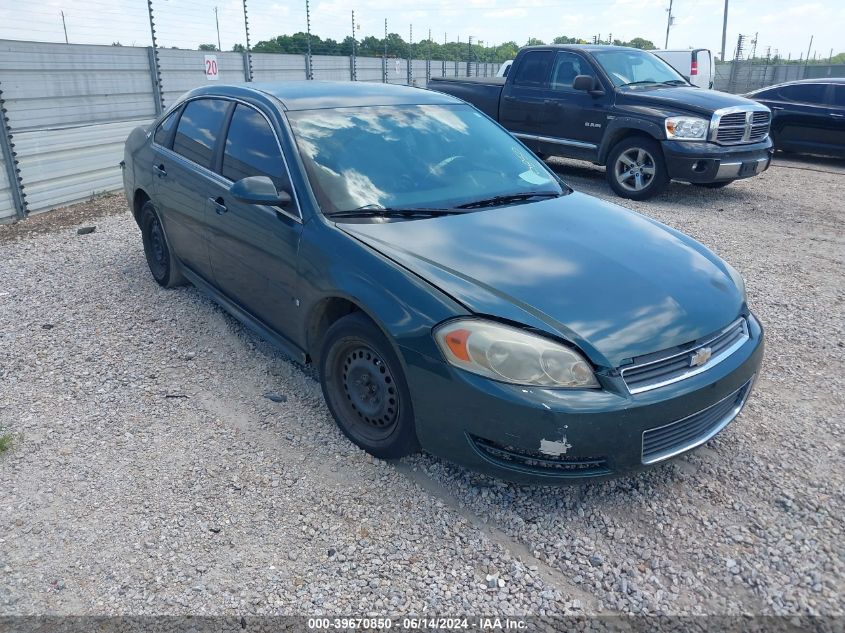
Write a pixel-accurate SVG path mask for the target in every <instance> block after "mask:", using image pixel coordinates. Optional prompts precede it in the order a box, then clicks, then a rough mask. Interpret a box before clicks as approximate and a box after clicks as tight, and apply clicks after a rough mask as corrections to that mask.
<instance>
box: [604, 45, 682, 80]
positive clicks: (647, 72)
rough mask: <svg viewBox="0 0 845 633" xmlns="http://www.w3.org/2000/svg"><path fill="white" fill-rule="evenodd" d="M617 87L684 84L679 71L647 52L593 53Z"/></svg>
mask: <svg viewBox="0 0 845 633" xmlns="http://www.w3.org/2000/svg"><path fill="white" fill-rule="evenodd" d="M593 57H595V58H596V61H598V63H599V64H600V65H601V67H602V68H604V71H605V72H606V73H607V76H608V77H610V80H611V81H612V82H613V84H614V85H615V86H625V85H629V84H663V83H683V84H686V83H687V80H686V79H684V78H683V76H681V75H680V74H679V73H678V71H677V70H675V69H674V68H672V67H671V66H670V65H669V64H667V63H666V62H664V61H663V60H662V59H660V58H659V57H658V56H657V55H652V54H651V53H648V52H646V51H636V50H607V51H597V52H594V53H593Z"/></svg>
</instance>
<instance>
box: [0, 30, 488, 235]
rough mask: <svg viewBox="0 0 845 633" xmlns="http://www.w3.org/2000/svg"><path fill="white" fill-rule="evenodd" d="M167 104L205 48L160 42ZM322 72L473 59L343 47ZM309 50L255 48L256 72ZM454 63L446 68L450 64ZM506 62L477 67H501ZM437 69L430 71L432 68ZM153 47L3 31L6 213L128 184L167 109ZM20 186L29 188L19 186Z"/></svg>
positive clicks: (285, 73)
mask: <svg viewBox="0 0 845 633" xmlns="http://www.w3.org/2000/svg"><path fill="white" fill-rule="evenodd" d="M157 53H158V64H159V70H160V72H161V96H162V100H163V101H164V105H165V107H167V106H168V105H170V104H171V103H173V101H174V100H176V99H177V98H178V97H179V96H180V95H181V94H183V93H185V92H187V91H188V90H190V89H192V88H195V87H197V86H201V85H204V84H206V83H208V79H207V77H206V75H205V63H204V59H205V55H206V54H207V53H206V52H204V51H189V50H176V49H158V50H157ZM214 55H216V56H217V63H218V67H219V81H221V82H228V83H240V82H243V81H245V79H246V78H247V72H248V63H247V60H246V58H245V55H243V54H241V53H221V52H218V53H214ZM311 62H312V66H311V70H312V76H313V78H314V79H332V80H341V81H349V80H351V79H352V78H353V73H354V75H355V78H356V79H357V80H358V81H384V80H385V75H386V80H387V81H389V82H390V83H397V84H407V83H408V82H409V81H410V82H411V83H413V84H414V85H417V86H423V87H424V86H425V85H426V83H427V78H428V76H430V74H431V75H437V76H440V75H442V74H443V73H444V72H445V73H446V74H448V75H457V74H461V75H464V74H466V63H463V64H460V63H458V62H445V63H444V62H439V61H435V62H427V61H426V60H413V63H412V66H411V69H410V70H411V72H410V73H409V72H408V60H405V59H387V60H382V59H381V58H366V57H356V58H355V60H354V67H353V60H352V59H351V58H349V57H340V56H318V55H314V56H313V57H312V59H311ZM307 63H308V62H307V59H306V56H304V55H273V54H261V53H253V54H252V73H253V80H254V81H286V80H287V81H290V80H301V79H306V78H307ZM444 69H445V70H444ZM497 69H498V64H483V63H482V64H474V65H472V66H471V68H470V72H471V73H472V74H473V75H474V74H476V72H477V73H478V74H479V75H480V76H484V75H495V74H496V71H497ZM429 73H430V74H429ZM157 88H158V86H157V83H156V81H155V59H154V54H153V49H151V48H139V47H129V46H89V45H79V44H70V45H68V44H49V43H37V42H19V41H11V40H0V118H4V119H5V121H4V124H3V125H2V126H0V149H2V150H3V151H2V152H0V221H3V220H9V219H13V218H15V217H23V216H24V215H25V214H27V213H32V212H36V211H42V210H45V209H50V208H53V207H57V206H62V205H65V204H69V203H72V202H77V201H79V200H83V199H85V198H88V197H90V196H92V195H95V194H97V193H99V192H103V191H111V190H115V189H119V188H120V187H121V184H122V180H121V173H120V168H119V167H118V163H119V161H120V160H121V158H122V156H123V143H124V141H125V140H126V137H127V135H128V134H129V132H130V131H131V130H132V129H133V128H134V127H136V126H138V125H142V124H144V123H148V122H149V121H151V120H152V119H154V118H155V116H156V114H157V112H158V104H157V98H156V91H157ZM18 194H20V195H18Z"/></svg>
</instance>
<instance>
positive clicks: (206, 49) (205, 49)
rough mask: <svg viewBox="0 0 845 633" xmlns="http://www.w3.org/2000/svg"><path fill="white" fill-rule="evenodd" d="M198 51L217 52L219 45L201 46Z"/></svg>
mask: <svg viewBox="0 0 845 633" xmlns="http://www.w3.org/2000/svg"><path fill="white" fill-rule="evenodd" d="M197 50H199V51H216V50H217V44H200V45H199V48H197Z"/></svg>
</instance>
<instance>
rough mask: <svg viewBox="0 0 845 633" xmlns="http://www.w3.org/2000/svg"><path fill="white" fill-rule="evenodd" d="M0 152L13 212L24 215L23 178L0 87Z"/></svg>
mask: <svg viewBox="0 0 845 633" xmlns="http://www.w3.org/2000/svg"><path fill="white" fill-rule="evenodd" d="M0 152H2V155H3V162H4V163H5V164H6V175H7V176H8V180H9V190H10V191H11V192H12V204H14V205H15V214H16V215H17V216H18V219H20V220H22V219H24V218H25V217H26V214H27V207H26V194H25V193H24V192H23V178H22V177H21V170H20V167H19V166H18V159H17V154H15V144H14V143H13V142H12V131H11V126H10V125H9V117H8V116H6V103H5V101H4V100H3V89H2V88H0Z"/></svg>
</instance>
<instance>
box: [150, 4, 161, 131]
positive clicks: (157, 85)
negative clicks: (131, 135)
mask: <svg viewBox="0 0 845 633" xmlns="http://www.w3.org/2000/svg"><path fill="white" fill-rule="evenodd" d="M147 13H148V15H149V17H150V37H151V38H152V42H153V45H152V46H151V47H150V48H148V49H147V54H148V55H149V60H150V75H151V77H152V80H153V98H154V99H155V102H156V103H155V106H156V115H159V114H161V113H162V112H163V111H164V94H163V93H164V91H163V90H162V87H161V64H160V63H159V58H158V43H157V42H156V25H155V20H154V19H153V0H147Z"/></svg>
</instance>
